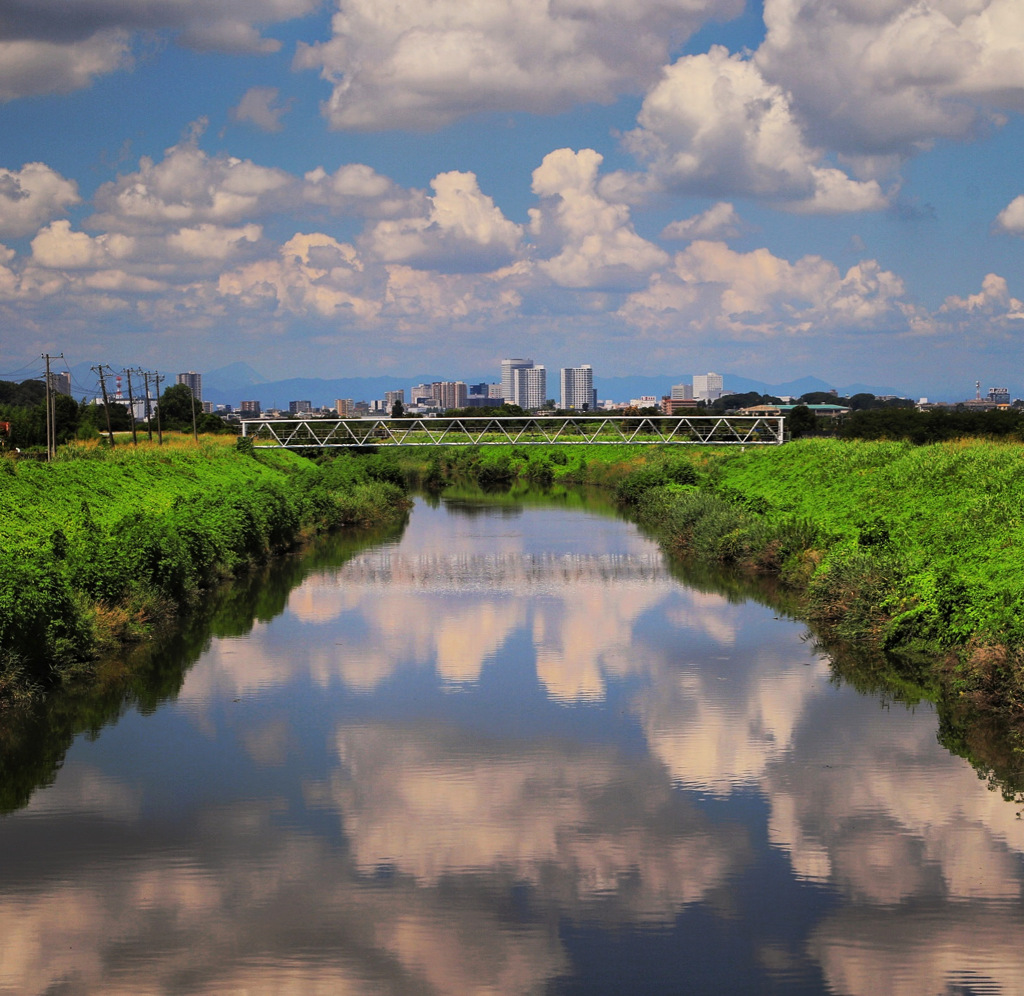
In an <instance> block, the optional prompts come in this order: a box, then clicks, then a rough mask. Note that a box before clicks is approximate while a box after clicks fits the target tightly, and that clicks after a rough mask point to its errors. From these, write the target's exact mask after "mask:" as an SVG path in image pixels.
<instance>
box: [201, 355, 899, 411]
mask: <svg viewBox="0 0 1024 996" xmlns="http://www.w3.org/2000/svg"><path fill="white" fill-rule="evenodd" d="M441 379H442V375H440V374H436V373H435V374H416V375H413V376H411V377H405V378H402V377H338V378H334V379H325V378H314V377H294V378H291V379H289V380H272V381H271V380H262V379H261V378H260V376H259V374H258V373H257V372H256V371H255V370H253V368H252V367H250V366H249V365H248V364H246V363H232V364H231V365H230V366H227V367H222V368H220V369H219V370H211V371H210V372H209V373H204V374H203V398H204V400H206V401H212V402H214V404H230V405H233V406H237V405H238V403H239V402H240V401H243V400H253V401H259V402H260V404H261V405H262V406H263V407H264V408H287V407H288V402H289V401H310V402H312V403H313V405H314V406H315V407H319V406H321V405H328V404H330V405H333V404H334V402H335V401H336V400H337V399H338V398H351V399H352V400H353V401H370V400H372V399H374V398H383V397H384V392H385V391H394V390H397V389H398V388H405V390H406V397H408V391H409V388H410V387H412V385H413V384H424V383H427V384H429V383H430V382H431V381H435V380H441ZM464 379H465V380H466V382H467V383H469V384H476V383H481V382H486V383H494V382H495V377H494V375H493V374H491V375H490V376H479V377H471V378H464ZM691 379H692V378H691V375H689V374H685V375H684V374H679V375H678V376H675V377H646V376H633V377H595V378H594V386H595V387H596V388H597V396H598V398H599V399H600V400H602V401H604V400H613V401H629V400H630V399H631V398H639V397H642V396H644V395H654V396H655V397H658V398H660V397H661V396H662V395H665V394H669V393H670V392H671V390H672V385H673V384H683V383H690V381H691ZM723 379H724V383H725V389H726V391H727V392H728V393H729V394H744V393H746V392H747V391H757V392H758V393H759V394H773V395H776V396H778V395H792V396H794V397H799V396H800V395H801V394H806V393H807V392H809V391H829V390H831V389H832V388H833V387H836V389H837V390H838V391H839V393H840V394H842V395H844V396H849V394H859V393H861V392H866V393H868V394H898V393H899V392H898V391H897V390H896V389H895V388H891V387H884V386H882V387H879V386H877V385H870V384H848V385H843V386H837V385H833V384H829V383H827V382H826V381H823V380H821V379H820V378H817V377H801V378H800V379H799V380H792V381H787V382H786V383H784V384H769V383H767V382H765V381H759V380H751V379H750V378H749V377H739V376H737V375H735V374H724V375H723ZM848 392H849V393H848ZM557 394H558V380H557V375H556V377H555V379H554V381H553V382H551V381H549V383H548V396H549V397H555V398H556V400H557Z"/></svg>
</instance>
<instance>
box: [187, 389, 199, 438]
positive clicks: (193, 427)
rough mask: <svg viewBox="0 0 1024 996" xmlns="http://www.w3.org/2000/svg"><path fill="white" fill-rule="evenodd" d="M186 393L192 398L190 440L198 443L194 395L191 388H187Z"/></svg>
mask: <svg viewBox="0 0 1024 996" xmlns="http://www.w3.org/2000/svg"><path fill="white" fill-rule="evenodd" d="M188 393H189V395H190V396H191V398H192V441H193V442H194V443H195V444H196V446H198V445H199V433H198V432H196V396H195V395H194V394H193V393H192V388H191V387H190V388H189V389H188Z"/></svg>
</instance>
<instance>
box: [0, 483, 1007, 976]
mask: <svg viewBox="0 0 1024 996" xmlns="http://www.w3.org/2000/svg"><path fill="white" fill-rule="evenodd" d="M801 634H802V629H801V627H800V626H799V625H798V624H794V623H792V622H789V621H786V620H780V619H777V618H775V616H774V615H773V613H772V612H771V610H769V609H766V608H764V607H762V606H759V605H755V604H753V603H742V604H740V603H734V602H730V601H729V600H728V599H727V598H725V597H724V596H722V595H718V594H714V593H707V592H699V591H697V590H694V589H689V588H686V587H683V586H682V585H680V584H679V583H678V582H677V581H675V580H674V579H673V578H672V577H671V576H670V574H669V573H668V571H667V570H666V569H665V567H664V565H663V563H662V561H661V558H660V556H659V554H658V552H657V550H656V548H655V547H654V546H653V545H652V544H651V543H650V542H649V541H648V540H646V539H644V538H643V537H642V536H640V535H639V534H638V533H637V532H636V530H634V529H633V528H632V527H631V526H629V525H628V524H626V523H624V522H622V521H620V520H617V519H615V518H612V517H608V516H602V515H597V514H585V513H582V512H567V511H564V510H553V509H544V508H535V507H525V508H522V509H520V510H519V511H518V512H517V511H516V510H515V509H514V508H513V509H511V510H510V508H509V507H508V506H504V507H503V508H501V509H500V510H498V511H497V512H496V513H495V514H486V508H484V507H480V506H477V505H468V506H467V505H464V504H463V505H459V504H453V505H452V506H450V507H441V508H430V507H429V506H427V505H425V504H423V503H420V504H419V505H418V506H417V508H416V510H415V512H414V514H413V517H412V519H411V523H410V525H409V528H408V530H407V531H406V533H405V535H404V536H403V537H402V539H401V540H400V541H399V542H398V543H397V544H389V545H385V546H382V547H379V548H375V549H370V550H366V551H363V552H362V553H359V554H357V555H356V556H355V557H353V558H352V559H350V560H348V561H347V562H346V563H344V564H341V565H339V566H337V567H330V568H327V569H324V570H321V571H318V572H315V573H314V574H312V575H311V576H309V577H308V578H307V579H306V580H305V581H304V582H303V583H302V584H300V585H299V586H298V587H296V588H295V589H294V590H293V591H292V592H291V594H290V596H289V598H288V602H287V607H286V609H285V611H284V612H283V613H282V614H281V615H279V616H277V617H276V618H274V619H272V620H270V621H269V622H256V623H255V624H254V626H253V628H252V631H251V632H250V633H249V634H248V635H247V636H245V637H231V638H223V639H215V640H214V641H213V642H212V643H211V645H210V647H209V649H208V650H207V651H206V653H205V654H204V655H203V657H202V658H201V659H200V661H199V662H198V663H197V664H196V665H195V666H193V667H192V668H191V670H189V671H188V673H187V675H186V678H185V681H184V685H183V687H182V689H181V693H180V695H179V696H178V698H177V700H176V701H175V702H174V703H172V704H169V705H166V706H164V707H163V708H161V709H159V710H158V711H157V712H156V713H155V714H153V715H151V716H141V715H139V714H137V713H130V714H128V715H126V716H125V717H123V718H122V719H121V721H120V722H119V723H118V724H117V725H116V726H113V727H110V728H107V729H105V730H104V731H103V732H102V734H101V735H100V736H99V737H98V738H96V739H95V740H88V739H84V738H79V740H78V741H77V742H76V743H75V745H74V747H73V748H72V750H71V751H70V752H69V754H68V756H67V759H66V762H65V765H64V767H63V769H62V770H61V771H60V773H59V776H58V777H57V779H56V782H55V784H53V785H52V786H50V787H48V788H46V789H41V790H39V791H37V792H36V794H35V796H34V797H33V799H32V801H31V803H30V804H29V806H28V807H27V808H26V809H24V810H22V811H21V812H19V813H17V814H15V815H13V816H11V817H8V818H6V819H4V820H3V821H0V853H2V854H3V855H4V858H3V859H2V861H3V864H2V867H3V876H2V878H0V992H12V993H43V992H47V991H60V992H67V993H101V992H102V993H135V994H137V993H225V994H226V993H237V992H246V993H289V992H295V993H318V992H323V993H328V992H329V993H421V992H424V993H452V994H455V993H459V994H462V993H484V992H487V993H509V994H512V993H527V992H565V993H570V992H572V993H576V992H580V993H582V992H624V991H629V992H634V993H640V992H708V993H711V992H725V991H729V992H749V993H758V992H775V991H777V992H785V993H798V992H808V993H813V992H835V993H849V994H858V996H859V994H868V993H872V994H874V993H878V992H889V993H900V994H903V993H906V994H910V993H913V994H920V993H946V992H953V991H957V992H1002V993H1017V992H1020V991H1021V990H1022V988H1024V944H1022V941H1024V911H1022V896H1021V888H1022V881H1024V876H1022V872H1024V864H1022V852H1024V832H1022V825H1021V821H1020V820H1019V819H1018V816H1017V807H1015V806H1014V805H1013V804H1012V803H1007V802H1006V801H1004V800H1003V799H1002V798H1001V796H1000V795H999V794H998V793H997V792H993V791H991V790H989V789H988V788H987V786H986V785H985V784H984V782H982V781H980V780H979V779H978V777H977V776H976V774H975V773H974V771H973V770H972V769H971V768H970V767H969V766H968V765H967V764H966V763H965V762H963V761H962V760H960V759H959V758H956V757H953V756H952V755H950V754H948V753H947V752H946V751H944V750H943V749H942V748H941V747H939V745H938V744H937V743H936V739H935V727H936V720H935V716H934V714H933V712H932V710H931V709H930V708H927V707H921V708H918V709H916V710H914V711H910V710H906V709H904V708H902V707H899V706H892V707H885V708H882V707H880V704H879V702H878V701H877V700H875V699H873V698H871V697H865V696H860V695H858V694H857V693H856V692H854V691H853V690H852V689H849V688H843V687H839V686H837V684H836V683H834V682H833V681H832V680H831V672H830V670H829V667H828V662H827V661H826V660H824V659H822V658H821V657H820V656H819V655H816V654H815V653H814V652H813V650H812V648H811V647H810V646H809V645H808V644H807V643H804V642H802V640H801Z"/></svg>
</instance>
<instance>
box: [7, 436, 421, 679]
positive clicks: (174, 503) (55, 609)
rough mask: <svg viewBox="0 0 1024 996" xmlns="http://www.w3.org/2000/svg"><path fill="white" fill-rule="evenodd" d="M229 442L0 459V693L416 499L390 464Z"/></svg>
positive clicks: (71, 665)
mask: <svg viewBox="0 0 1024 996" xmlns="http://www.w3.org/2000/svg"><path fill="white" fill-rule="evenodd" d="M233 444H234V440H233V439H231V440H227V441H225V440H220V439H215V438H214V439H204V440H203V441H201V443H200V445H199V446H195V445H193V444H191V442H189V443H185V442H182V443H181V444H179V445H169V446H163V447H156V446H139V447H137V448H136V447H123V448H122V447H118V448H116V449H114V450H110V449H106V448H103V447H98V446H79V447H73V448H70V449H67V450H62V451H61V454H60V459H58V460H57V461H56V462H54V463H51V464H45V463H38V462H34V461H15V460H13V459H11V458H3V459H0V698H3V697H5V696H6V697H8V698H10V697H17V696H19V695H20V696H24V695H26V694H28V693H29V692H30V691H31V690H32V688H33V686H34V685H38V684H46V683H47V682H51V681H53V680H54V679H59V678H60V677H62V676H64V675H67V674H69V673H74V672H76V671H79V670H83V669H86V670H87V669H88V667H89V666H90V665H89V662H90V661H91V660H92V659H93V658H94V657H95V656H96V654H97V653H98V652H100V651H102V650H103V649H109V648H110V647H112V646H116V645H117V644H118V643H119V642H123V641H131V640H135V639H140V638H141V637H143V636H145V635H146V634H147V633H148V632H149V631H150V630H151V628H152V627H153V626H154V625H155V624H158V623H159V622H160V621H162V620H164V619H167V618H169V617H171V616H173V615H175V614H176V613H177V612H178V611H179V610H180V609H182V608H184V607H187V606H188V605H190V604H192V603H195V602H196V600H197V599H199V598H200V597H201V595H202V593H203V592H204V591H206V590H208V589H209V588H210V587H211V586H212V585H213V584H215V583H217V582H218V581H219V580H221V579H223V578H226V577H230V576H232V575H235V574H239V573H241V572H244V571H245V570H247V569H248V568H249V567H250V566H251V565H253V564H256V563H260V562H262V561H264V560H265V559H266V558H267V557H269V556H272V555H273V554H275V553H278V552H281V551H283V550H286V549H288V548H290V547H292V546H294V545H295V544H296V543H297V542H299V541H300V540H301V539H302V538H303V537H304V536H307V535H311V534H313V533H316V532H320V531H324V530H329V529H335V528H338V527H341V526H346V525H353V524H357V523H360V524H361V523H373V522H382V521H386V520H388V519H394V518H398V517H400V516H401V515H402V514H404V512H405V509H406V508H407V507H408V502H407V499H406V495H405V491H404V488H403V487H401V486H400V484H399V481H400V478H399V477H398V476H397V475H396V474H395V472H394V471H393V470H391V469H390V465H389V464H388V463H387V462H386V461H385V460H384V459H383V458H380V457H374V456H367V457H355V456H352V455H349V454H342V455H340V456H338V457H337V458H336V459H331V460H328V461H324V462H323V463H322V464H320V465H318V464H315V463H313V462H312V461H310V460H308V459H305V458H303V457H300V456H298V455H296V454H293V453H287V452H281V451H275V452H269V451H261V452H258V453H256V454H249V453H245V452H242V451H239V450H238V449H236V448H235V446H234V445H233Z"/></svg>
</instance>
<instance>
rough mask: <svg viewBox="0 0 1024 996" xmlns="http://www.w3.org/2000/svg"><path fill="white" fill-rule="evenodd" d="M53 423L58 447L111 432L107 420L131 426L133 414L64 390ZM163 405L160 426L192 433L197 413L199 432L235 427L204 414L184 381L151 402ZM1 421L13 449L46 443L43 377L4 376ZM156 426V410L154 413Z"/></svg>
mask: <svg viewBox="0 0 1024 996" xmlns="http://www.w3.org/2000/svg"><path fill="white" fill-rule="evenodd" d="M53 405H54V423H55V429H56V441H57V445H58V446H59V445H61V444H62V443H67V442H68V441H69V440H72V439H95V438H97V437H98V436H100V435H101V434H102V433H105V432H106V431H107V425H108V422H107V418H108V415H109V419H110V422H109V425H110V429H111V430H112V431H113V432H125V431H127V430H129V429H130V428H131V415H130V414H129V411H128V406H127V405H126V404H120V403H118V402H116V401H109V403H108V404H107V405H106V406H104V404H103V403H102V402H96V401H88V402H87V401H86V400H85V399H84V398H83V399H82V400H81V401H75V399H74V398H72V397H69V396H68V395H66V394H59V393H58V394H55V395H54V397H53ZM157 406H159V409H160V427H161V428H162V429H167V430H171V431H174V430H180V431H187V432H191V431H192V418H193V413H194V414H195V421H196V428H197V430H198V431H199V432H203V433H211V432H231V431H233V429H232V427H231V426H229V425H227V424H226V423H225V422H224V420H223V419H222V418H220V417H218V416H216V415H204V414H203V410H202V405H201V404H200V403H199V402H198V401H196V399H195V398H194V397H193V396H192V392H191V391H190V390H189V388H188V387H187V386H186V385H185V384H173V385H172V386H170V387H168V388H167V389H166V390H165V391H164V392H163V394H161V395H160V398H159V399H158V400H157V401H156V403H155V404H154V405H153V406H152V407H153V409H155V408H156V407H157ZM0 422H3V423H7V425H8V427H9V428H8V429H7V430H6V431H5V432H3V433H2V434H0V446H2V447H4V448H10V449H19V450H24V449H29V448H31V447H34V446H45V445H46V385H45V384H44V382H43V381H41V380H24V381H21V382H20V383H16V382H14V381H7V380H0ZM152 422H153V426H152V428H153V429H154V430H155V429H156V414H155V411H154V414H153V416H152ZM136 427H137V428H139V429H141V430H142V431H145V430H146V429H147V425H146V422H145V420H141V421H140V420H136Z"/></svg>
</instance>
